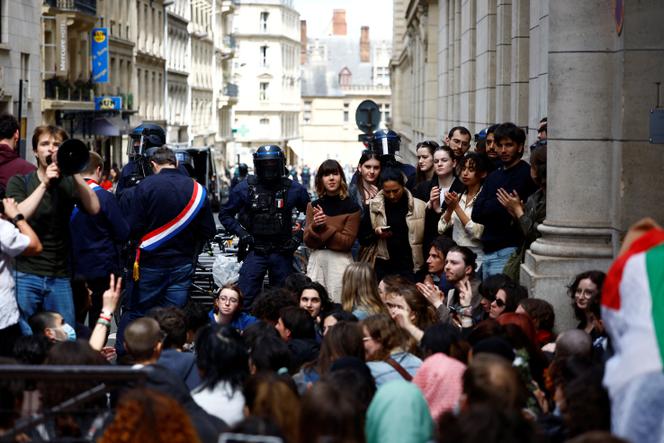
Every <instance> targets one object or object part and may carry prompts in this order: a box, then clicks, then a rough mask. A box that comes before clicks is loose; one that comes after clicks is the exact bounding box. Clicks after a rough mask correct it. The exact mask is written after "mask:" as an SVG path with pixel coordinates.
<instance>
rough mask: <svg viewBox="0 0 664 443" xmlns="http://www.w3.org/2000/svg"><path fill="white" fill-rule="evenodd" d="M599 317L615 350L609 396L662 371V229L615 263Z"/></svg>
mask: <svg viewBox="0 0 664 443" xmlns="http://www.w3.org/2000/svg"><path fill="white" fill-rule="evenodd" d="M602 320H603V321H604V325H605V327H606V329H607V331H608V333H609V336H610V337H611V344H612V345H613V349H614V351H615V354H614V355H613V356H612V357H611V358H610V359H609V360H608V362H607V364H606V370H605V374H604V385H605V386H606V388H607V389H608V390H609V394H610V395H611V397H614V395H617V394H618V392H619V391H620V389H621V388H622V387H624V386H625V385H626V384H627V383H628V382H629V381H631V380H632V379H634V378H635V377H637V376H639V375H642V374H646V373H650V372H662V371H663V369H664V364H663V362H664V230H662V229H651V230H649V231H648V232H646V233H645V234H644V235H642V236H641V237H639V238H638V239H637V240H636V241H634V243H632V245H631V246H630V247H629V249H628V250H627V251H626V252H624V253H623V254H622V255H621V256H620V257H618V259H616V261H615V262H614V263H613V265H612V266H611V268H610V269H609V272H608V274H607V276H606V280H605V281H604V287H603V290H602Z"/></svg>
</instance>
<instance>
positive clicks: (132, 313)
mask: <svg viewBox="0 0 664 443" xmlns="http://www.w3.org/2000/svg"><path fill="white" fill-rule="evenodd" d="M149 161H150V165H151V166H152V174H151V175H149V176H148V177H146V178H145V179H143V180H142V181H141V182H140V183H139V184H138V185H136V186H134V190H133V196H132V199H131V201H130V206H129V212H128V216H127V222H128V224H129V226H130V229H131V231H130V235H129V236H130V238H131V239H133V240H134V241H135V244H137V245H138V246H137V248H136V250H135V252H136V253H135V258H134V262H133V266H132V270H131V276H130V280H131V282H132V283H133V284H132V285H131V286H132V287H131V290H128V291H127V294H125V300H124V301H123V303H124V308H125V309H124V310H123V315H122V318H121V320H120V325H119V327H118V336H117V337H118V338H117V340H116V346H117V347H118V351H119V352H118V353H121V352H122V349H121V344H122V343H123V341H122V333H123V329H124V327H125V326H126V325H127V324H129V323H130V322H131V321H132V320H134V319H136V318H140V317H143V316H144V315H145V314H146V313H147V312H148V311H149V310H150V309H151V308H153V307H155V306H161V307H167V306H175V307H178V308H182V307H184V305H185V304H186V303H187V300H188V292H189V287H190V286H191V282H192V277H193V275H194V261H195V260H196V257H197V256H198V254H199V252H200V250H201V249H202V247H203V245H204V244H205V242H207V241H208V240H209V239H210V238H212V237H213V236H214V234H215V233H216V230H217V229H216V226H215V223H214V218H213V217H212V210H211V209H210V202H209V200H208V198H207V190H206V189H205V187H204V186H202V185H201V184H200V183H198V182H197V181H195V180H194V179H193V178H191V177H188V176H186V175H185V174H183V173H182V172H181V170H180V169H179V168H178V162H177V159H176V157H175V153H174V152H173V151H172V150H171V149H169V148H167V147H165V146H162V147H160V148H157V149H156V150H155V151H154V152H153V153H152V155H151V156H150V158H149Z"/></svg>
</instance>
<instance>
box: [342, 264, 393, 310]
mask: <svg viewBox="0 0 664 443" xmlns="http://www.w3.org/2000/svg"><path fill="white" fill-rule="evenodd" d="M341 306H342V307H343V309H344V311H346V312H350V313H352V314H353V315H354V316H355V317H357V318H358V319H359V320H362V319H365V318H367V317H368V316H370V315H373V314H380V313H383V312H387V311H386V310H385V305H384V304H383V302H382V301H381V299H380V296H379V295H378V284H377V283H376V274H375V273H374V272H373V269H371V266H370V265H369V264H368V263H363V262H355V263H351V264H349V265H348V266H347V267H346V271H345V272H344V281H343V286H342V288H341Z"/></svg>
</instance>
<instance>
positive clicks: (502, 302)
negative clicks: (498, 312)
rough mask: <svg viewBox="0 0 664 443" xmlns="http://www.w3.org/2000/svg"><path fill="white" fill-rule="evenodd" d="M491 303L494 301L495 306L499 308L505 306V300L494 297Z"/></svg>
mask: <svg viewBox="0 0 664 443" xmlns="http://www.w3.org/2000/svg"><path fill="white" fill-rule="evenodd" d="M493 303H495V304H496V306H498V307H499V308H502V307H503V306H505V302H504V301H503V300H502V299H500V298H497V299H495V300H494V301H493Z"/></svg>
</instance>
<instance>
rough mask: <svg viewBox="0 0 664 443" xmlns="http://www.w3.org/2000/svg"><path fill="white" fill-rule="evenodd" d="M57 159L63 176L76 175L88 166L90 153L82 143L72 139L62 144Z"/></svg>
mask: <svg viewBox="0 0 664 443" xmlns="http://www.w3.org/2000/svg"><path fill="white" fill-rule="evenodd" d="M57 159H58V168H59V169H60V173H62V175H74V174H78V173H79V172H81V171H83V170H84V169H85V168H86V167H87V166H88V163H89V162H90V151H89V150H88V147H87V146H86V145H85V143H83V142H82V141H80V140H78V139H75V138H70V139H68V140H65V141H64V142H62V144H61V145H60V147H59V148H58V153H57Z"/></svg>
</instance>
